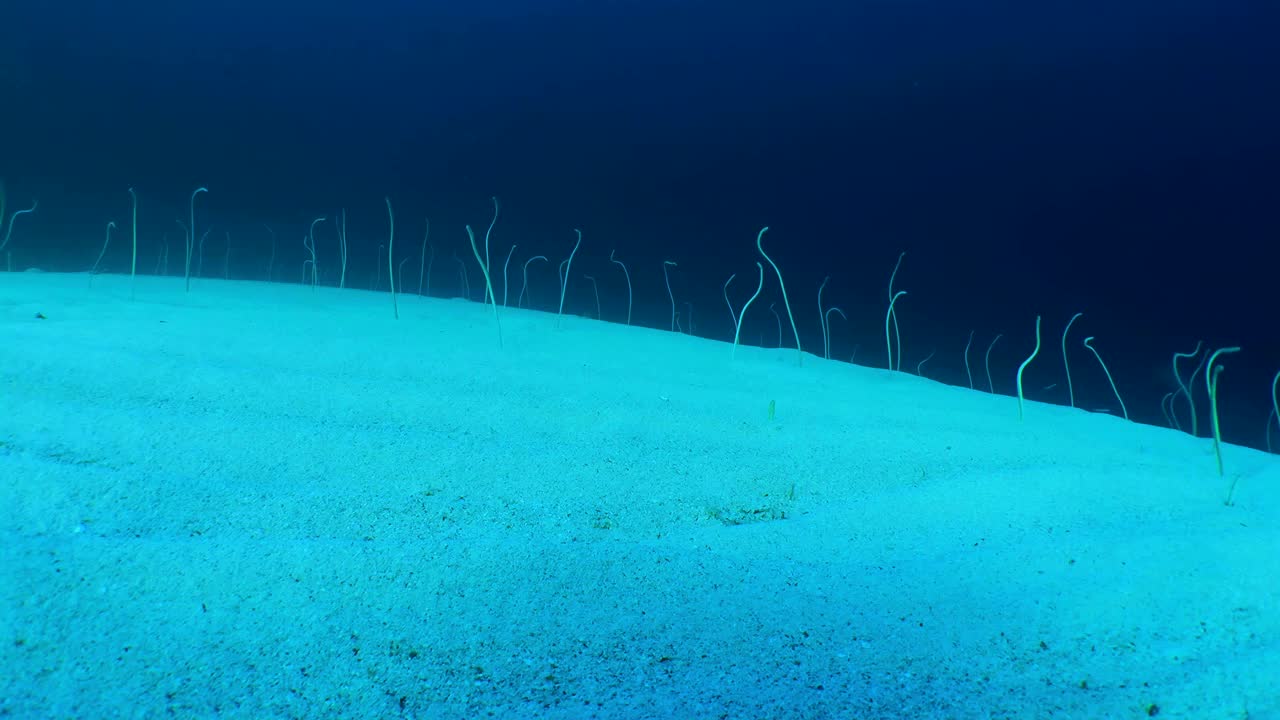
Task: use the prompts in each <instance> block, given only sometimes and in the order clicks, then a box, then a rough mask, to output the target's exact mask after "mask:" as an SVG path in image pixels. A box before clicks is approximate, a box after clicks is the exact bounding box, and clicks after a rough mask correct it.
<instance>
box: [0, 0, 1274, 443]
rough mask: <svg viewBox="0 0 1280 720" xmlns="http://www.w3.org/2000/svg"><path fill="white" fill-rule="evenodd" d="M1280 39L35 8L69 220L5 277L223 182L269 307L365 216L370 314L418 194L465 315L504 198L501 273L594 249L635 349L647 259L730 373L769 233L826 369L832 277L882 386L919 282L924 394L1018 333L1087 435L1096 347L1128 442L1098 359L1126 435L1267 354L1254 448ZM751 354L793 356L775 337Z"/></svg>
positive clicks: (3, 69)
mask: <svg viewBox="0 0 1280 720" xmlns="http://www.w3.org/2000/svg"><path fill="white" fill-rule="evenodd" d="M1276 37H1280V6H1277V5H1276V4H1275V3H1271V2H1248V1H1237V0H1227V1H1225V2H1224V1H1216V2H1210V1H1209V0H1201V1H1196V2H1192V1H1188V0H1165V1H1163V2H1149V1H1144V2H1087V1H1086V2H1078V1H1076V2H1058V1H1053V2H1034V3H1032V2H977V3H943V2H922V1H909V0H908V1H905V2H848V3H838V2H812V1H810V0H797V1H793V2H786V3H778V2H768V3H765V2H735V3H726V2H716V3H712V2H693V1H688V0H685V1H682V2H663V1H653V0H649V1H647V2H607V3H606V2H558V1H553V0H541V1H539V2H510V1H506V2H492V1H482V2H465V3H463V2H450V3H443V2H404V1H403V0H397V1H386V2H376V3H375V2H368V3H347V2H307V3H292V2H291V3H285V2H247V1H243V0H231V1H222V2H207V3H191V2H180V3H171V2H163V3H162V2H141V1H138V0H124V1H121V2H110V3H104V2H97V3H87V2H67V3H32V2H24V3H17V2H14V3H8V4H6V6H5V8H4V10H3V13H2V14H0V176H2V177H4V178H5V180H6V187H7V195H8V199H9V208H8V212H9V213H12V212H13V211H14V210H15V209H20V208H22V207H26V206H27V204H28V203H30V202H31V200H32V199H33V198H38V199H39V201H40V208H39V210H38V212H37V213H34V214H32V215H30V216H25V217H22V218H20V219H19V221H18V223H19V224H18V225H17V226H16V227H15V231H14V236H13V240H12V242H11V244H10V247H9V248H7V250H9V251H10V252H11V253H13V259H12V261H13V263H14V264H15V265H16V266H17V268H15V269H19V268H25V267H29V266H38V267H42V268H46V269H51V270H65V271H84V270H87V269H88V267H89V266H90V265H91V264H92V262H93V259H94V257H95V256H96V255H97V251H98V249H99V247H100V242H101V234H102V228H103V226H104V225H105V223H106V221H107V220H109V219H115V220H116V221H117V222H118V223H121V224H123V223H124V221H125V220H126V219H127V218H128V212H129V197H128V195H127V193H126V189H127V188H129V187H134V188H136V189H137V191H138V194H139V199H140V211H139V212H140V217H139V228H140V229H139V235H140V246H141V249H140V253H141V254H142V255H143V256H144V257H145V258H148V259H150V258H157V257H158V255H159V253H160V251H161V248H162V243H163V242H164V241H165V239H166V237H167V240H168V241H169V242H171V243H173V244H174V246H175V247H177V246H179V245H180V239H179V238H180V237H181V232H182V231H181V230H180V229H179V228H178V226H177V225H176V224H175V223H174V220H175V219H177V218H186V217H187V211H188V208H187V198H188V195H189V194H190V192H191V191H192V190H193V189H194V188H196V187H197V186H201V185H203V186H207V187H208V188H209V190H210V192H209V194H208V195H207V196H206V195H202V196H201V198H200V200H199V201H198V202H199V203H200V205H199V212H200V214H201V215H200V224H202V225H205V226H206V227H207V228H212V230H213V231H212V232H211V234H210V240H209V254H210V259H209V260H208V261H207V262H208V263H209V267H212V268H214V269H213V270H210V271H208V274H224V273H225V274H226V275H227V276H230V277H233V278H241V279H265V277H266V262H267V257H268V252H269V245H270V239H269V238H270V236H269V235H268V233H267V231H266V230H265V229H264V227H263V225H264V223H265V224H268V225H270V226H271V227H272V229H273V230H275V231H276V232H277V233H278V236H279V238H280V239H279V257H278V259H279V262H280V263H281V265H282V266H284V267H288V268H290V270H289V271H288V272H287V273H285V272H281V273H280V274H279V276H278V277H276V280H277V281H289V282H296V281H297V280H298V276H299V275H300V270H299V271H298V272H295V271H294V270H293V268H296V267H299V266H300V264H301V262H302V260H303V253H304V250H303V248H302V245H301V238H302V235H303V233H304V232H305V229H306V226H307V225H308V224H309V222H310V221H311V220H312V219H313V218H314V217H317V216H321V215H325V216H330V217H332V216H333V214H334V213H335V212H336V211H337V210H339V209H341V208H346V209H347V212H348V216H349V221H348V226H349V236H350V240H351V244H352V249H351V271H350V273H349V278H348V279H349V281H350V284H352V285H355V286H358V287H359V286H370V285H376V284H377V283H378V279H377V277H376V269H377V267H378V266H379V263H378V257H379V256H378V252H379V249H378V246H379V245H381V244H383V243H385V242H386V238H385V233H386V216H385V206H384V204H383V198H384V197H390V198H391V200H392V201H393V203H394V204H395V207H396V211H397V227H398V231H399V232H400V233H401V235H400V238H401V239H400V245H399V246H398V249H399V247H401V246H402V247H404V250H403V251H402V253H400V254H401V255H402V256H403V257H409V256H411V255H413V254H414V253H415V252H416V250H415V249H414V248H413V247H412V246H413V245H414V244H417V243H420V241H421V236H422V232H423V225H424V219H425V218H428V217H429V218H430V219H431V223H432V225H431V227H432V235H431V243H432V246H433V248H434V251H435V252H436V254H437V257H439V258H443V263H444V265H442V266H438V267H437V270H438V271H439V275H438V276H437V277H434V278H433V293H435V294H441V295H451V294H457V293H458V292H460V283H459V280H458V276H457V273H456V271H455V269H454V268H453V267H452V266H449V263H451V262H452V261H451V260H449V259H448V257H449V255H450V254H451V253H455V252H456V253H457V254H458V255H459V256H460V257H463V258H467V259H469V258H470V256H469V255H468V254H466V253H468V252H469V250H468V248H467V246H466V245H465V243H466V235H465V233H464V231H463V225H464V224H467V223H470V224H472V225H473V226H487V224H488V222H489V219H490V214H491V212H492V209H491V205H490V197H491V196H494V195H496V196H498V197H499V198H501V201H502V216H501V218H500V220H499V222H498V224H497V226H496V228H495V230H494V234H493V245H494V250H493V252H494V254H495V255H497V256H499V257H505V254H506V252H507V250H508V249H509V248H510V245H511V244H513V243H515V244H518V246H519V247H518V248H517V249H516V251H515V255H514V260H513V266H514V265H515V264H516V263H519V262H522V261H523V259H525V258H527V257H529V256H531V255H535V254H545V255H547V256H549V257H551V258H553V259H555V260H556V261H557V262H558V260H559V259H561V258H564V257H566V256H567V255H568V253H569V250H570V249H571V248H572V245H573V240H574V235H573V232H572V230H573V229H574V228H580V229H582V231H583V238H584V240H583V246H582V249H581V250H580V252H579V254H578V256H577V258H576V259H575V261H574V266H573V271H574V272H573V274H574V275H575V276H576V277H573V278H571V285H570V291H569V302H568V305H569V307H570V308H571V309H572V310H573V311H574V312H578V313H582V314H594V310H595V308H594V299H593V298H592V297H591V294H590V287H589V285H588V284H586V281H584V280H583V279H582V277H581V275H582V274H590V275H593V276H595V277H596V278H598V280H599V282H600V284H601V287H600V290H601V294H602V305H603V311H604V315H605V318H606V319H614V320H618V319H621V318H622V316H623V315H625V309H624V308H625V285H624V284H623V281H622V277H621V274H620V273H619V272H618V268H617V266H615V265H612V264H610V263H609V254H610V252H611V251H613V250H615V249H616V251H617V255H618V257H620V258H622V259H624V260H625V261H626V262H627V263H628V264H629V266H630V268H631V274H632V279H633V280H634V282H635V292H636V322H637V323H640V324H646V325H650V326H654V327H666V326H668V324H669V316H670V304H669V300H668V297H667V295H666V288H665V286H664V281H663V275H662V268H663V261H664V260H672V261H675V262H677V263H678V266H677V268H676V269H674V271H673V272H672V276H671V282H672V286H673V292H674V294H675V296H676V298H677V302H678V303H679V304H680V312H681V313H682V320H683V322H682V326H683V327H685V329H689V328H690V318H689V317H688V315H689V313H690V311H689V309H688V308H687V307H686V306H684V305H683V303H684V302H689V303H691V304H692V306H693V311H692V318H691V320H692V323H691V326H692V329H693V330H694V331H695V332H696V333H697V334H700V335H704V336H708V337H714V338H718V339H729V338H730V337H731V333H730V319H729V312H728V309H727V308H726V307H725V306H724V302H723V299H722V297H721V288H722V285H723V283H724V281H725V279H727V278H728V276H729V275H730V274H731V273H737V275H738V279H737V280H735V284H734V285H733V286H731V289H732V290H733V291H734V292H735V293H736V295H737V297H735V304H738V305H740V304H741V302H742V301H743V300H744V299H745V297H746V296H747V295H748V294H749V292H750V290H751V288H748V287H747V285H748V284H749V282H753V281H754V277H755V273H756V270H755V266H754V264H755V262H756V261H757V260H758V259H759V257H758V255H757V254H756V252H755V249H754V238H755V235H756V232H757V231H758V230H759V228H760V227H761V226H763V225H769V226H771V228H772V229H771V230H770V233H769V235H767V236H766V238H767V247H768V248H769V249H770V252H771V254H772V255H773V257H774V259H775V260H776V261H777V262H778V263H779V266H780V267H781V268H782V269H783V273H784V277H785V278H786V281H787V286H788V291H789V292H790V293H791V295H792V303H793V305H794V306H795V308H796V312H797V323H798V324H799V327H800V331H801V338H802V341H803V343H804V344H805V346H806V349H812V350H814V351H818V349H819V348H820V347H821V333H820V330H819V321H818V310H817V296H816V294H817V288H818V286H819V285H820V284H821V282H822V280H823V278H824V277H825V276H828V275H830V276H831V281H830V284H829V285H828V286H827V290H826V292H825V294H824V300H825V301H826V302H827V303H828V304H834V305H837V306H839V307H841V308H842V309H843V310H844V311H845V312H846V314H848V316H849V319H850V322H848V323H844V322H843V321H841V320H839V319H833V321H832V356H833V357H837V358H842V359H848V358H849V356H850V355H852V354H853V353H854V348H855V347H857V348H858V350H857V352H858V356H857V359H858V361H859V362H864V363H867V364H873V365H883V363H884V362H885V349H884V342H883V323H884V312H885V305H886V303H887V283H888V277H889V273H890V271H891V270H892V268H893V265H894V262H895V261H896V259H897V257H898V255H899V253H900V252H902V251H904V250H905V251H906V252H907V255H906V258H905V259H904V261H903V265H902V269H901V271H900V272H899V275H898V278H897V288H898V289H903V290H907V291H908V293H909V295H908V296H907V297H905V298H904V299H903V300H902V303H903V304H902V305H901V306H900V308H899V310H900V313H899V319H900V323H901V328H902V334H903V348H904V349H903V366H904V368H914V367H915V365H916V363H918V362H919V361H920V360H922V359H923V358H924V357H925V356H926V355H927V354H929V353H930V352H931V351H933V350H935V349H936V351H937V355H936V356H935V357H934V358H933V359H932V360H930V361H929V364H928V365H927V366H926V374H930V375H932V376H933V377H936V378H938V379H941V380H944V381H947V382H952V383H957V384H960V383H966V382H967V381H966V380H965V375H964V370H963V361H962V355H961V353H962V351H963V348H964V345H965V343H966V340H967V338H968V336H969V333H970V331H975V337H976V339H975V348H985V345H986V343H989V342H990V339H991V338H992V337H994V336H995V335H996V334H997V333H1003V335H1004V338H1003V339H1002V340H1001V342H1000V344H999V345H997V347H996V351H995V352H994V353H993V357H992V369H993V372H994V373H995V374H996V377H997V379H996V386H997V387H996V389H997V390H998V391H1002V392H1012V390H1013V374H1014V371H1015V370H1016V367H1017V365H1018V363H1019V362H1021V360H1022V359H1023V357H1025V355H1026V354H1027V353H1028V352H1029V351H1030V348H1031V346H1032V344H1033V339H1032V332H1033V328H1034V322H1035V317H1036V315H1037V314H1040V315H1043V317H1044V322H1045V343H1046V351H1045V353H1044V354H1042V356H1041V357H1042V362H1038V363H1037V364H1035V365H1033V366H1032V367H1031V368H1029V369H1028V383H1027V384H1028V387H1029V391H1028V394H1029V396H1031V397H1035V398H1037V399H1043V400H1051V401H1058V402H1064V401H1065V399H1066V398H1065V392H1064V389H1063V377H1062V372H1061V359H1060V357H1059V351H1058V349H1057V343H1058V340H1059V334H1060V333H1061V329H1062V326H1063V324H1064V323H1065V322H1066V320H1067V319H1068V318H1069V317H1070V316H1071V315H1072V314H1074V313H1076V312H1084V313H1085V316H1084V317H1083V318H1082V319H1081V320H1080V321H1078V322H1077V324H1076V326H1075V327H1074V328H1073V330H1072V333H1073V336H1072V337H1071V338H1070V341H1071V352H1072V358H1071V362H1072V366H1073V369H1075V370H1076V372H1077V377H1076V392H1077V396H1078V400H1079V404H1082V405H1085V406H1087V407H1091V408H1109V409H1112V410H1113V411H1115V410H1117V409H1118V406H1117V405H1116V403H1115V401H1114V397H1113V396H1112V395H1111V391H1110V388H1109V387H1108V386H1107V384H1106V381H1105V378H1104V377H1103V376H1102V375H1101V373H1100V371H1099V370H1098V369H1097V367H1096V361H1095V360H1094V358H1093V357H1092V355H1091V354H1089V353H1088V352H1087V351H1086V350H1085V349H1084V348H1083V347H1081V346H1080V344H1079V343H1080V341H1081V340H1082V339H1083V337H1084V336H1087V335H1093V336H1096V340H1095V341H1094V342H1095V346H1096V347H1098V349H1099V351H1100V352H1101V353H1102V354H1103V356H1104V357H1105V358H1107V360H1108V363H1109V364H1110V366H1111V369H1112V372H1113V374H1114V375H1115V377H1116V381H1117V383H1118V385H1119V387H1120V390H1121V393H1122V394H1123V395H1124V396H1125V399H1126V402H1127V404H1128V406H1129V410H1130V413H1131V414H1132V416H1133V417H1134V418H1135V419H1138V420H1142V421H1146V422H1154V423H1163V422H1164V420H1163V418H1162V415H1161V411H1160V409H1159V403H1160V398H1161V396H1162V395H1163V394H1165V393H1167V392H1169V391H1171V390H1172V389H1173V388H1174V387H1175V386H1174V383H1173V379H1172V375H1171V371H1170V369H1169V365H1170V358H1171V356H1172V353H1173V352H1175V351H1189V350H1191V348H1192V347H1194V346H1195V345H1196V342H1197V341H1199V340H1204V341H1206V343H1207V344H1208V345H1210V346H1212V347H1222V346H1224V345H1240V346H1241V347H1243V351H1242V352H1241V353H1239V354H1238V355H1235V356H1232V357H1231V358H1229V359H1228V360H1227V361H1226V365H1227V370H1226V371H1224V372H1223V374H1222V375H1221V389H1220V398H1219V402H1220V406H1221V408H1222V411H1223V415H1224V421H1223V431H1224V433H1225V435H1226V437H1227V438H1228V439H1230V440H1232V441H1235V442H1240V443H1246V444H1250V445H1254V446H1261V445H1262V444H1263V441H1264V434H1263V432H1264V431H1263V428H1264V422H1265V420H1266V417H1267V413H1268V411H1269V409H1270V404H1271V403H1270V381H1271V378H1272V375H1273V374H1274V373H1275V372H1276V371H1277V370H1280V301H1278V300H1277V297H1278V291H1277V290H1276V286H1277V279H1278V278H1280V262H1278V260H1277V256H1278V252H1277V247H1278V246H1280V202H1278V199H1280V170H1278V169H1277V168H1280V142H1278V141H1277V137H1278V135H1277V129H1278V128H1280V81H1278V80H1277V78H1278V77H1280V72H1278V71H1280V52H1277V51H1276V50H1275V38H1276ZM228 232H229V233H231V246H232V249H233V251H234V252H233V253H232V255H231V259H230V263H229V266H228V267H225V268H224V267H223V266H222V261H223V259H224V255H225V253H224V250H225V245H226V242H227V241H226V239H225V233H228ZM319 233H320V234H319V236H318V240H317V243H318V252H319V255H320V258H321V259H320V261H319V264H320V265H321V267H322V268H326V267H327V269H328V271H327V272H322V282H335V281H336V280H335V275H334V274H332V270H333V267H334V263H335V261H336V255H337V240H336V238H335V236H334V235H333V234H332V224H331V223H329V224H324V225H322V226H321V227H320V229H319ZM407 238H412V240H408V239H407ZM117 252H123V249H120V250H118V251H117ZM397 259H400V258H399V257H398V258H397ZM123 262H124V256H123V255H119V254H116V253H111V254H109V255H108V256H107V258H106V259H105V264H106V267H107V268H108V269H112V270H120V269H123V264H122V263H123ZM142 265H143V266H144V267H154V261H151V262H143V263H142ZM408 266H409V268H413V267H414V266H415V263H408ZM439 267H445V268H446V269H445V270H439ZM766 268H767V266H766ZM406 272H408V273H410V275H413V274H415V273H416V270H413V271H408V270H407V271H406ZM533 272H534V273H535V274H536V273H541V276H538V277H539V282H542V283H543V284H544V285H545V286H548V287H549V286H553V285H554V284H555V282H556V279H555V274H554V268H553V267H550V266H541V267H540V268H538V267H535V269H534V270H533ZM476 278H478V273H476V275H475V277H473V282H472V288H473V289H475V288H477V287H478V285H479V284H478V282H475V279H476ZM413 286H414V287H415V288H416V280H415V281H414V282H413ZM552 295H553V293H543V294H542V298H541V300H540V302H541V304H543V305H549V304H550V303H551V300H552V297H551V296H552ZM763 297H764V299H765V300H767V301H768V302H772V303H778V302H779V301H780V300H781V298H780V295H779V294H778V293H777V287H776V284H769V285H767V286H766V291H765V294H764V296H763ZM761 307H767V304H765V305H763V306H761ZM779 307H780V305H779ZM743 336H744V340H746V341H748V342H753V343H755V342H762V341H763V342H764V343H765V344H773V343H776V341H777V337H776V330H775V324H774V319H773V318H772V316H770V315H768V314H767V313H761V314H759V315H755V316H754V317H748V318H747V320H746V322H745V326H744V330H743ZM976 352H977V351H976V350H975V353H976ZM1050 386H1054V387H1050ZM1047 387H1048V388H1049V389H1045V388H1047ZM1199 392H1203V389H1201V390H1200V391H1199ZM1203 405H1204V403H1203V400H1202V401H1201V407H1203ZM1202 426H1203V422H1202ZM1273 442H1275V443H1276V444H1277V446H1278V447H1280V435H1273Z"/></svg>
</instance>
